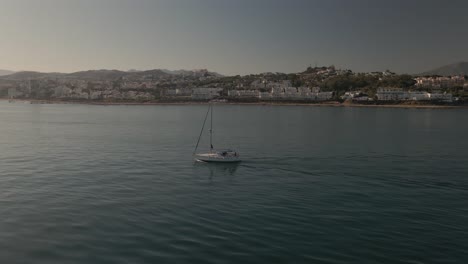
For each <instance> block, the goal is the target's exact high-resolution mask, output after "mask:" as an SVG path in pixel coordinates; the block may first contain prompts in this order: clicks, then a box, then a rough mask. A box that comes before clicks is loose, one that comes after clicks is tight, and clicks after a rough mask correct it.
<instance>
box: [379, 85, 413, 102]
mask: <svg viewBox="0 0 468 264" xmlns="http://www.w3.org/2000/svg"><path fill="white" fill-rule="evenodd" d="M377 99H378V100H379V101H401V100H407V99H408V93H407V92H404V91H403V89H401V88H378V89H377Z"/></svg>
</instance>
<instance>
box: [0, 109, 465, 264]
mask: <svg viewBox="0 0 468 264" xmlns="http://www.w3.org/2000/svg"><path fill="white" fill-rule="evenodd" d="M206 110H207V106H206V105H195V106H91V105H31V104H23V103H8V102H5V101H3V102H0V263H468V122H467V121H468V110H463V109H455V110H447V109H445V110H431V109H384V108H333V107H300V106H231V105H219V106H218V105H217V106H215V112H214V121H215V122H214V136H215V138H214V146H215V147H218V148H223V147H233V148H235V149H237V150H238V151H239V152H240V153H241V155H242V157H243V159H244V160H245V161H243V162H242V163H240V164H239V165H237V166H235V165H234V166H233V165H212V164H200V163H194V162H193V161H192V158H191V155H192V151H193V148H194V145H195V143H196V140H197V137H198V133H199V132H200V128H201V125H202V121H203V118H204V115H205V113H206ZM201 147H202V149H203V148H204V149H207V147H208V137H207V135H205V136H204V137H203V139H202V142H201Z"/></svg>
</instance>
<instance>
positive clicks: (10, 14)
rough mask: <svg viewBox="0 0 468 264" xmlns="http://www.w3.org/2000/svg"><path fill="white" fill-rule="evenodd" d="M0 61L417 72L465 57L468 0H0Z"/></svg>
mask: <svg viewBox="0 0 468 264" xmlns="http://www.w3.org/2000/svg"><path fill="white" fill-rule="evenodd" d="M0 34H1V38H0V68H1V69H10V70H36V71H61V72H72V71H78V70H87V69H104V68H105V69H121V70H128V69H153V68H167V69H194V68H208V69H209V70H213V71H218V72H220V73H223V74H246V73H259V72H266V71H281V72H296V71H301V70H303V69H305V68H306V67H307V66H308V65H310V64H312V65H315V63H317V64H318V65H331V64H334V65H336V66H338V67H342V68H350V69H352V70H355V71H373V70H385V69H390V70H394V71H397V72H409V73H416V72H421V71H424V70H428V69H431V68H433V67H437V66H442V65H444V64H450V63H453V62H458V61H466V60H468V1H461V0H460V1H458V0H450V1H430V0H421V1H417V0H320V1H314V0H282V1H280V0H152V1H151V0H0Z"/></svg>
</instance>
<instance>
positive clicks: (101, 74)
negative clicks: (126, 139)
mask: <svg viewBox="0 0 468 264" xmlns="http://www.w3.org/2000/svg"><path fill="white" fill-rule="evenodd" d="M174 75H191V76H215V77H220V76H222V75H221V74H218V73H216V72H209V71H208V70H192V71H187V70H178V71H169V70H159V69H154V70H147V71H137V70H130V71H119V70H89V71H79V72H73V73H58V72H52V73H45V72H35V71H21V72H15V73H12V74H9V75H3V76H1V75H0V79H3V80H26V79H45V78H48V79H51V78H69V79H80V80H96V81H97V80H99V81H112V80H117V79H120V78H123V77H125V78H126V79H129V80H134V79H147V80H150V79H160V78H165V77H170V76H174Z"/></svg>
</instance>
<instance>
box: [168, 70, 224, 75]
mask: <svg viewBox="0 0 468 264" xmlns="http://www.w3.org/2000/svg"><path fill="white" fill-rule="evenodd" d="M162 71H163V72H165V73H169V74H175V75H197V74H199V75H201V74H205V73H206V74H208V75H210V76H215V77H224V75H222V74H219V73H217V72H210V71H208V70H205V69H201V70H167V69H163V70H162Z"/></svg>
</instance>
